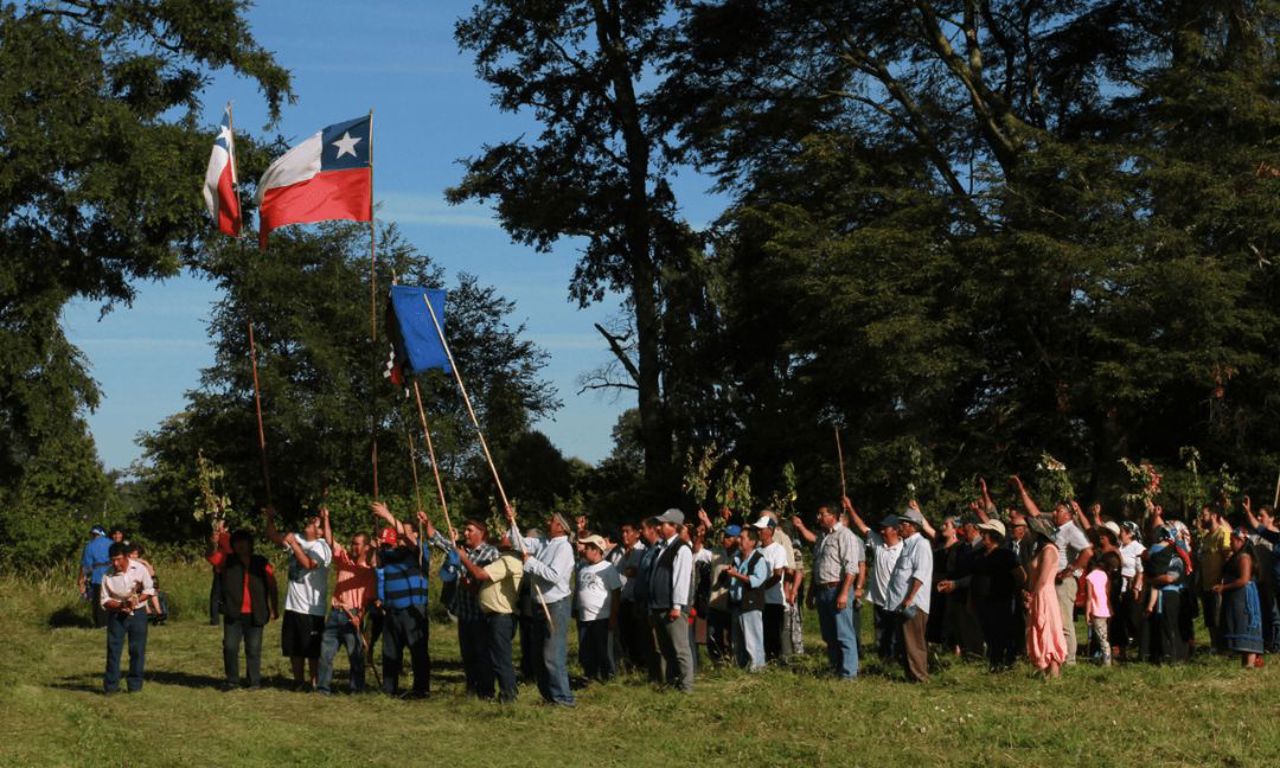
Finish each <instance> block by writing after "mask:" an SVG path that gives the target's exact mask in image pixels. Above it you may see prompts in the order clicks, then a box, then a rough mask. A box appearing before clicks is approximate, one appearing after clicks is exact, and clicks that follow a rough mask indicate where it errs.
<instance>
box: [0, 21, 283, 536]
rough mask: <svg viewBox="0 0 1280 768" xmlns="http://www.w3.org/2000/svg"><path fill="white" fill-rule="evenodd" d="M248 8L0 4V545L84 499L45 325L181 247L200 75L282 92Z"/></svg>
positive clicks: (90, 392)
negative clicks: (77, 301)
mask: <svg viewBox="0 0 1280 768" xmlns="http://www.w3.org/2000/svg"><path fill="white" fill-rule="evenodd" d="M247 5H248V4H247V3H246V2H243V1H242V0H212V1H211V2H202V3H190V2H181V1H179V0H123V1H121V2H110V3H105V2H96V1H93V0H64V1H63V2H30V3H18V4H15V3H9V2H5V3H0V252H3V253H4V258H3V259H0V507H3V508H4V510H5V512H4V513H3V514H4V516H5V518H6V522H3V523H0V547H5V548H8V547H10V546H11V545H12V543H13V541H14V537H15V536H17V535H20V534H21V532H22V531H27V530H29V528H30V526H29V523H31V522H33V521H35V520H48V519H50V518H51V516H54V515H67V514H71V512H70V511H69V510H71V509H83V508H84V507H85V506H86V505H91V506H97V503H98V496H99V495H100V494H98V492H97V491H90V490H89V489H101V488H102V487H103V485H104V483H105V482H106V479H105V477H104V475H103V473H102V469H101V466H100V465H99V464H98V463H97V461H96V458H94V456H95V454H96V451H95V449H94V445H93V441H92V439H91V438H90V437H89V436H88V433H87V431H86V429H85V425H84V421H83V415H84V412H85V411H86V410H87V409H91V408H93V407H94V406H96V404H97V388H96V385H95V384H94V382H93V380H92V379H91V378H90V376H89V375H88V373H87V367H86V365H85V361H84V359H83V356H82V355H81V354H80V353H79V351H78V350H76V349H75V347H74V346H73V345H72V344H70V343H69V342H68V341H67V339H66V336H65V334H64V333H63V330H62V327H61V324H60V320H59V318H60V314H61V311H62V308H63V307H64V306H65V304H66V303H67V302H68V301H69V300H70V299H72V298H75V297H80V298H86V299H90V300H95V301H102V302H103V303H104V306H105V307H108V308H109V307H111V306H114V305H116V304H118V303H126V304H127V303H128V302H129V301H130V299H131V298H132V296H133V285H134V284H135V283H136V281H138V280H140V279H155V278H163V277H167V276H170V275H173V274H175V273H176V272H177V271H178V269H179V268H180V265H181V264H182V263H183V262H184V260H187V259H190V258H192V257H193V256H194V255H195V254H196V253H197V252H198V250H199V248H200V238H201V235H202V233H203V232H204V231H205V230H206V229H207V222H206V218H207V217H206V215H205V214H204V212H203V209H202V205H201V201H200V194H199V189H198V187H197V186H193V185H192V183H191V180H192V179H197V178H200V174H201V172H202V170H203V166H204V163H205V161H206V160H207V157H208V151H209V150H208V143H209V142H208V135H207V133H205V132H204V130H203V128H202V127H201V126H200V125H199V124H198V114H199V107H200V96H201V91H202V90H203V88H204V86H205V84H206V82H207V80H208V78H209V76H210V74H211V73H212V72H214V71H216V70H230V71H232V72H235V73H237V74H240V75H243V76H245V77H248V78H251V79H253V80H254V81H256V82H257V83H258V85H259V86H260V88H261V90H262V92H263V95H264V97H265V98H266V100H267V103H268V105H269V106H270V108H271V111H272V115H273V116H274V115H275V114H276V113H277V112H278V109H279V107H280V105H281V103H282V102H283V101H284V100H286V99H288V98H290V90H289V87H290V85H289V75H288V73H287V72H286V71H285V70H284V69H283V68H281V67H280V66H279V65H278V64H277V63H276V62H275V60H274V59H273V57H272V56H271V54H270V53H269V52H268V51H266V50H265V49H263V48H262V47H261V46H260V45H259V44H258V43H257V41H256V40H255V39H254V38H253V36H252V34H251V32H250V30H249V27H248V24H247V22H246V21H245V18H244V14H245V10H246V8H247ZM36 473H40V475H39V476H37V474H36ZM54 477H56V478H57V481H56V482H51V481H50V479H51V478H54Z"/></svg>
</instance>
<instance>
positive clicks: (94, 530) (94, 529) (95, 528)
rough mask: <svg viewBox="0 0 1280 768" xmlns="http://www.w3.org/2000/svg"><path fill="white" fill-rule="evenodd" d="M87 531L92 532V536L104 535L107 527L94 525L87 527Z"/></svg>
mask: <svg viewBox="0 0 1280 768" xmlns="http://www.w3.org/2000/svg"><path fill="white" fill-rule="evenodd" d="M89 533H91V534H93V535H94V536H106V535H107V529H106V528H103V527H102V526H101V525H95V526H93V527H92V528H90V529H89Z"/></svg>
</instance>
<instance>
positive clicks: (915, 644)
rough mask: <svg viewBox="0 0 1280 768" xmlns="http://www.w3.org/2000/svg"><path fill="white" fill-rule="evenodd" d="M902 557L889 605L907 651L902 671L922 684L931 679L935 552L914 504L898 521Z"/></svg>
mask: <svg viewBox="0 0 1280 768" xmlns="http://www.w3.org/2000/svg"><path fill="white" fill-rule="evenodd" d="M897 522H898V531H899V533H901V534H902V553H901V554H900V555H899V556H898V562H897V563H895V564H894V567H893V573H892V574H891V575H890V577H889V589H888V594H887V595H886V602H887V603H888V607H889V609H890V610H893V611H895V612H896V614H897V619H898V622H899V626H900V628H901V629H900V637H901V640H902V648H903V651H904V654H903V658H902V666H903V670H904V671H905V672H906V673H907V679H908V680H910V681H912V682H917V683H923V682H926V681H927V680H928V679H929V645H928V641H927V640H926V639H925V627H926V625H927V624H928V623H929V608H930V605H929V591H930V589H931V588H932V585H933V549H932V548H931V547H930V545H929V541H928V539H926V538H925V537H924V536H922V535H920V531H921V530H923V529H924V527H925V522H924V515H922V514H920V509H919V507H917V506H916V505H915V502H914V501H913V502H911V504H910V505H909V506H908V507H907V509H906V510H905V511H904V512H903V513H902V515H901V516H899V518H898V521H897Z"/></svg>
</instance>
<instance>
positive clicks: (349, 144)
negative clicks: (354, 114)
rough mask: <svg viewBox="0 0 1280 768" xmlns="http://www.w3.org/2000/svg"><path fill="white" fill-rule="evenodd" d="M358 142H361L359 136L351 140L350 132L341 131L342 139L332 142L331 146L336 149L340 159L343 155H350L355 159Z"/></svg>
mask: <svg viewBox="0 0 1280 768" xmlns="http://www.w3.org/2000/svg"><path fill="white" fill-rule="evenodd" d="M360 141H361V138H360V137H359V136H356V137H355V138H352V136H351V133H350V132H348V131H343V132H342V138H340V139H338V140H337V141H335V142H333V146H335V147H337V148H338V157H342V156H343V155H351V156H352V157H356V156H357V155H356V144H358V143H359V142H360ZM335 159H336V158H335Z"/></svg>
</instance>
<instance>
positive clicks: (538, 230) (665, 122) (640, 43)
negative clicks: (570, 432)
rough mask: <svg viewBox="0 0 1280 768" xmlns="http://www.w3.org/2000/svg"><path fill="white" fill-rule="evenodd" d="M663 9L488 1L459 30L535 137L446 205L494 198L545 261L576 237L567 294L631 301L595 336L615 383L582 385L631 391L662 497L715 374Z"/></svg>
mask: <svg viewBox="0 0 1280 768" xmlns="http://www.w3.org/2000/svg"><path fill="white" fill-rule="evenodd" d="M671 10H672V4H671V3H670V2H669V1H668V0H642V1H640V2H617V1H616V0H555V1H554V2H544V3H525V2H514V1H513V0H487V1H486V2H482V3H479V4H477V5H476V7H475V9H474V10H473V11H472V13H471V14H470V15H469V16H467V17H466V18H464V19H462V20H461V21H460V22H459V23H458V25H457V31H456V37H457V40H458V43H459V44H460V46H461V47H462V48H463V50H465V51H469V52H471V53H472V54H474V56H475V63H476V72H477V74H478V76H479V77H480V78H481V79H482V80H484V81H485V82H487V83H488V84H489V85H490V86H492V88H493V91H494V101H495V103H496V104H497V106H498V107H499V108H500V109H503V110H507V111H512V112H525V113H528V114H531V115H532V116H533V117H534V118H535V119H536V120H537V122H538V123H539V124H540V126H541V131H540V133H539V134H538V135H537V136H536V137H535V138H533V139H528V140H526V139H525V138H523V137H521V138H517V139H513V140H511V141H506V142H502V143H499V144H496V145H493V146H486V147H484V150H483V152H482V153H481V154H480V155H478V156H476V157H472V158H470V159H468V160H467V162H466V165H467V172H466V175H465V177H464V178H463V180H462V182H461V183H460V184H459V185H458V186H457V187H456V188H454V189H452V190H450V192H449V195H450V198H451V200H453V201H454V202H460V201H463V200H466V199H469V198H479V199H493V200H496V201H497V212H498V216H499V218H500V219H501V221H502V224H503V226H504V227H505V228H506V230H507V231H508V232H509V233H510V234H511V235H512V237H514V238H515V239H516V240H517V241H519V242H521V243H526V244H529V245H532V246H534V247H536V248H537V249H538V250H543V251H545V250H547V249H549V248H551V246H552V245H553V244H554V243H556V242H557V241H559V240H561V239H567V238H577V239H578V241H579V242H581V243H582V250H581V258H580V260H579V262H578V266H577V269H576V271H575V273H574V277H573V281H572V283H571V285H570V295H571V296H572V297H573V298H574V299H575V300H577V301H578V302H579V303H580V304H582V305H587V304H590V303H592V302H596V301H600V300H601V299H602V298H603V297H604V295H605V294H606V293H609V292H617V293H620V294H622V296H623V297H624V305H625V307H626V310H627V314H628V318H627V322H625V323H624V324H623V325H624V327H623V328H606V327H604V326H601V325H598V326H597V329H598V330H599V332H600V333H601V335H602V337H603V339H604V341H605V343H606V344H607V345H608V348H609V350H610V352H611V353H612V354H613V356H614V358H615V360H616V366H615V367H614V369H613V373H616V374H617V375H614V376H604V377H602V378H600V379H596V380H592V381H589V382H587V384H586V386H587V387H588V388H594V387H605V388H615V389H616V388H620V389H623V390H627V391H632V392H634V393H635V396H636V398H637V404H638V407H639V415H640V428H641V435H642V443H643V446H644V454H645V468H644V471H645V476H646V479H647V484H648V491H649V494H650V496H651V497H653V498H669V497H670V496H671V495H672V494H673V493H674V492H675V491H676V490H677V489H678V472H676V471H675V466H674V461H673V456H674V455H675V445H676V435H675V429H676V427H675V423H676V422H677V421H678V419H679V417H680V415H681V414H682V413H683V412H684V409H683V408H682V407H681V403H682V402H684V401H688V402H692V401H695V400H697V399H699V397H698V396H696V395H695V394H694V392H696V391H697V390H698V388H699V387H700V386H702V385H703V384H704V383H705V382H706V379H705V378H701V377H698V376H695V375H694V371H693V370H692V369H691V367H690V366H689V365H687V364H685V362H686V359H687V354H686V353H687V351H688V350H689V349H690V347H691V345H692V344H693V343H694V342H695V341H696V340H697V338H699V337H697V336H696V335H695V333H694V325H695V322H696V320H695V318H696V317H697V316H698V313H699V311H700V310H702V309H705V308H706V300H705V292H704V289H703V286H702V285H701V282H700V281H698V280H697V279H694V278H696V275H697V272H696V266H697V262H698V259H699V246H700V244H699V242H698V239H697V238H696V237H695V236H694V234H693V233H692V231H691V230H690V229H689V227H688V226H687V224H686V223H685V222H684V221H683V220H682V218H681V216H680V212H679V208H678V205H677V200H676V197H675V194H674V192H673V191H672V188H671V184H670V177H671V175H672V173H673V166H672V157H671V156H670V155H669V154H668V152H667V148H666V146H665V142H666V139H667V136H668V134H669V131H670V123H669V114H668V112H667V110H666V109H665V107H664V106H663V104H662V102H661V99H660V92H659V91H658V89H657V88H655V87H654V80H655V79H660V78H661V75H660V72H661V69H662V68H663V65H664V61H665V60H666V59H667V57H669V55H670V52H669V48H668V46H669V45H670V43H671V42H672V40H673V35H674V29H673V27H672V21H673V17H672V14H671Z"/></svg>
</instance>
